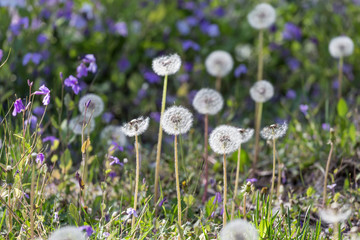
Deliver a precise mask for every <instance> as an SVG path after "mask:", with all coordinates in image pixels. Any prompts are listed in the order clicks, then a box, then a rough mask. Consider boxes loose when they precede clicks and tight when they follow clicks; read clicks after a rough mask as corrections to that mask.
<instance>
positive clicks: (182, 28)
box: [176, 20, 191, 35]
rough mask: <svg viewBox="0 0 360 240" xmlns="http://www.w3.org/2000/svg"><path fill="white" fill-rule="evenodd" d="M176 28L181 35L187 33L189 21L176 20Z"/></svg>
mask: <svg viewBox="0 0 360 240" xmlns="http://www.w3.org/2000/svg"><path fill="white" fill-rule="evenodd" d="M176 28H177V30H178V31H179V33H180V34H181V35H188V34H189V33H190V31H191V28H190V26H189V23H188V22H187V21H186V20H179V21H177V22H176Z"/></svg>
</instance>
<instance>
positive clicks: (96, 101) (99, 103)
mask: <svg viewBox="0 0 360 240" xmlns="http://www.w3.org/2000/svg"><path fill="white" fill-rule="evenodd" d="M89 100H90V101H91V102H90V104H89V106H88V107H87V110H86V115H91V113H92V114H93V117H97V116H99V115H100V114H101V113H102V112H103V111H104V102H103V100H102V99H101V97H99V96H98V95H96V94H92V93H89V94H86V95H84V96H83V97H82V98H80V101H79V110H80V112H81V114H85V105H86V104H87V103H88V101H89Z"/></svg>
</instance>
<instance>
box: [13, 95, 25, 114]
mask: <svg viewBox="0 0 360 240" xmlns="http://www.w3.org/2000/svg"><path fill="white" fill-rule="evenodd" d="M24 110H25V107H24V105H23V103H22V101H21V98H18V99H16V100H15V102H14V110H13V112H12V115H13V116H14V117H15V116H16V114H18V113H21V112H22V111H24Z"/></svg>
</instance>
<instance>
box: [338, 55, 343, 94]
mask: <svg viewBox="0 0 360 240" xmlns="http://www.w3.org/2000/svg"><path fill="white" fill-rule="evenodd" d="M343 65H344V58H343V57H340V59H339V87H338V99H340V98H341V96H342V93H341V85H342V79H343Z"/></svg>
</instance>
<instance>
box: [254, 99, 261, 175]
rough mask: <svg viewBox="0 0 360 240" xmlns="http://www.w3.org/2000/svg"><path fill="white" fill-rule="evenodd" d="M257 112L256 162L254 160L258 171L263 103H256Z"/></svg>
mask: <svg viewBox="0 0 360 240" xmlns="http://www.w3.org/2000/svg"><path fill="white" fill-rule="evenodd" d="M256 106H257V107H256V109H257V111H256V114H255V118H256V120H255V155H254V162H253V170H254V171H256V163H257V160H258V157H259V140H260V126H261V116H262V109H263V103H261V102H260V103H256Z"/></svg>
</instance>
